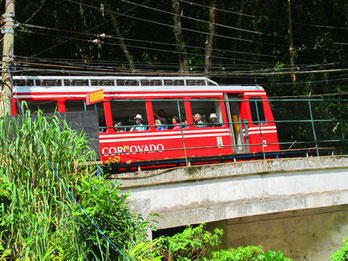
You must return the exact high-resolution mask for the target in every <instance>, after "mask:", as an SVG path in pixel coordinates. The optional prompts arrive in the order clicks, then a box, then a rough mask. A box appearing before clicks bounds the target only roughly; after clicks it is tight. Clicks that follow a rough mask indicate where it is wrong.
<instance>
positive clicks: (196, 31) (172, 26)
mask: <svg viewBox="0 0 348 261" xmlns="http://www.w3.org/2000/svg"><path fill="white" fill-rule="evenodd" d="M66 1H68V2H71V3H74V4H78V5H83V6H86V7H89V8H92V9H96V10H99V7H96V6H93V5H89V4H85V3H81V2H77V1H74V0H66ZM105 12H107V13H111V14H114V15H118V16H123V17H126V18H131V19H135V20H139V21H142V22H147V23H152V24H157V25H161V26H165V27H170V28H176V26H174V25H171V24H166V23H162V22H157V21H154V20H149V19H145V18H140V17H136V16H130V15H125V14H121V13H117V12H113V11H108V10H105ZM181 30H183V31H187V32H191V33H198V34H204V35H213V36H215V37H220V38H224V39H229V40H235V41H241V42H248V43H259V44H264V45H269V46H281V47H286V48H288V47H289V46H288V45H285V44H274V43H269V42H262V41H256V40H250V39H244V38H238V37H232V36H226V35H221V34H210V33H208V32H203V31H199V30H194V29H189V28H185V27H181Z"/></svg>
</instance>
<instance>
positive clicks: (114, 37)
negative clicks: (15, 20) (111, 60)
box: [20, 24, 277, 58]
mask: <svg viewBox="0 0 348 261" xmlns="http://www.w3.org/2000/svg"><path fill="white" fill-rule="evenodd" d="M20 25H22V26H25V27H27V28H37V29H44V30H51V31H59V32H66V33H75V34H81V35H82V34H85V35H88V36H94V37H98V38H108V39H117V40H120V39H121V38H122V39H123V40H126V41H133V42H141V43H149V44H158V45H168V46H176V47H180V46H181V45H180V44H172V43H165V42H158V41H149V40H143V39H132V38H126V37H116V36H112V35H106V34H92V33H87V32H76V31H71V30H64V29H58V28H50V27H45V26H37V25H32V24H20ZM185 47H186V48H194V49H202V50H205V49H206V48H204V47H199V46H192V45H185ZM212 50H213V51H217V52H225V53H235V54H242V55H252V56H260V57H270V58H276V57H277V56H275V55H268V54H257V53H251V52H241V51H231V50H226V49H217V48H212Z"/></svg>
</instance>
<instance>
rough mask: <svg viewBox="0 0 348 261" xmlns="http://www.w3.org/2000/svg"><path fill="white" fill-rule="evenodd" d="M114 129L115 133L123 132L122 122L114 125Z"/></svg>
mask: <svg viewBox="0 0 348 261" xmlns="http://www.w3.org/2000/svg"><path fill="white" fill-rule="evenodd" d="M114 126H115V128H114V130H115V131H117V132H122V131H124V128H122V122H120V121H119V122H117V123H115V125H114Z"/></svg>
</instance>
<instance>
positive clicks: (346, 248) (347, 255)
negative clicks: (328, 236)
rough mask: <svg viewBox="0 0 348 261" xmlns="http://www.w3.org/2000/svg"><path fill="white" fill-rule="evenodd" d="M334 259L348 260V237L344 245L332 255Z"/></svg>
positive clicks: (344, 240) (336, 260) (334, 260)
mask: <svg viewBox="0 0 348 261" xmlns="http://www.w3.org/2000/svg"><path fill="white" fill-rule="evenodd" d="M331 260H332V261H347V260H348V238H345V239H343V247H341V248H340V249H339V250H338V251H337V252H336V253H335V254H333V255H332V257H331Z"/></svg>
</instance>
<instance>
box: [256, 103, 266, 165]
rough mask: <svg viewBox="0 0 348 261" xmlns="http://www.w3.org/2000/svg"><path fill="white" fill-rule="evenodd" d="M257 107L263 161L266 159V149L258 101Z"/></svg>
mask: <svg viewBox="0 0 348 261" xmlns="http://www.w3.org/2000/svg"><path fill="white" fill-rule="evenodd" d="M261 102H262V101H261ZM261 106H263V104H262V103H261ZM255 107H256V115H257V122H258V124H259V131H260V140H261V147H262V154H263V159H266V154H265V148H264V145H263V137H262V130H261V121H260V115H259V107H257V101H256V100H255Z"/></svg>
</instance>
